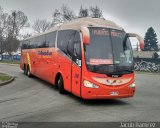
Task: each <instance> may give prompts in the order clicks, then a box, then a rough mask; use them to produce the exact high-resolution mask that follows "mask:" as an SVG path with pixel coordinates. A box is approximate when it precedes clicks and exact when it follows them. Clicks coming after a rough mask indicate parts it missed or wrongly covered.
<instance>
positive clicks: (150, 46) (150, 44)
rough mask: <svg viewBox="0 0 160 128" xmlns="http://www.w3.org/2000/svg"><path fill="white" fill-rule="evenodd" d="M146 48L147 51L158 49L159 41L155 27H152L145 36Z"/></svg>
mask: <svg viewBox="0 0 160 128" xmlns="http://www.w3.org/2000/svg"><path fill="white" fill-rule="evenodd" d="M144 43H145V44H144V50H145V51H158V50H159V49H158V41H157V34H156V33H155V31H154V29H153V28H152V27H150V28H149V29H148V30H147V32H146V34H145V38H144Z"/></svg>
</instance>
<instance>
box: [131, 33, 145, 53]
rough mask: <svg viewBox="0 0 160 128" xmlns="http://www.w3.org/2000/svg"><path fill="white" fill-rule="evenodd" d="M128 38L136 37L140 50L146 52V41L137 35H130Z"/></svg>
mask: <svg viewBox="0 0 160 128" xmlns="http://www.w3.org/2000/svg"><path fill="white" fill-rule="evenodd" d="M128 37H136V38H137V39H138V41H139V45H140V49H141V50H142V51H143V50H144V39H143V38H142V37H141V36H140V35H138V34H136V33H128Z"/></svg>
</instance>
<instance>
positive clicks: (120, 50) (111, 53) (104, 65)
mask: <svg viewBox="0 0 160 128" xmlns="http://www.w3.org/2000/svg"><path fill="white" fill-rule="evenodd" d="M89 30H90V38H91V39H90V44H89V45H84V50H85V59H86V65H87V68H88V70H90V71H93V72H98V73H111V72H122V71H127V72H128V71H132V67H133V66H132V65H133V59H132V51H131V45H130V40H129V39H128V38H126V33H125V32H124V31H120V30H114V29H108V28H89Z"/></svg>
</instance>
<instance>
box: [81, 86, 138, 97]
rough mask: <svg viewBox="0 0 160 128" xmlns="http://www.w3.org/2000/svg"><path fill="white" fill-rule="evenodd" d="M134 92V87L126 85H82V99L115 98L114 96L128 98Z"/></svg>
mask: <svg viewBox="0 0 160 128" xmlns="http://www.w3.org/2000/svg"><path fill="white" fill-rule="evenodd" d="M134 92H135V87H133V88H129V87H128V86H125V87H121V88H118V87H117V88H115V87H113V88H111V87H110V88H108V87H100V88H96V89H93V88H86V87H84V86H83V87H82V93H81V94H82V95H81V96H82V98H83V99H116V98H129V97H133V96H134Z"/></svg>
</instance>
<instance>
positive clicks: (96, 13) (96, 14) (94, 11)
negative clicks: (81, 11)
mask: <svg viewBox="0 0 160 128" xmlns="http://www.w3.org/2000/svg"><path fill="white" fill-rule="evenodd" d="M90 12H91V17H93V18H102V17H103V14H102V10H101V9H100V8H99V7H98V6H95V7H93V6H91V7H90Z"/></svg>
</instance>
